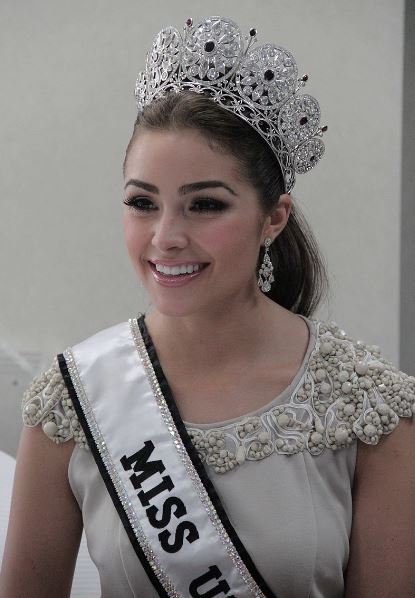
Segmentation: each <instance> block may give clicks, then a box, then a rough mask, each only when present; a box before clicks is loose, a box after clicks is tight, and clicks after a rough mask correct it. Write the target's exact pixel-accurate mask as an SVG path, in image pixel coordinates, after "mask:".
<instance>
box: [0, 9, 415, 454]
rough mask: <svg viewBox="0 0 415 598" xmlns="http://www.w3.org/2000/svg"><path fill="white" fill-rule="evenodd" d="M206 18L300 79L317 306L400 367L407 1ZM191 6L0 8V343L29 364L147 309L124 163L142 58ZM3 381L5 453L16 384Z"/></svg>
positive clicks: (301, 183) (230, 12) (304, 197)
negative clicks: (309, 137)
mask: <svg viewBox="0 0 415 598" xmlns="http://www.w3.org/2000/svg"><path fill="white" fill-rule="evenodd" d="M209 13H210V14H223V15H226V16H230V17H231V18H235V20H237V21H238V23H239V24H240V25H241V27H242V28H243V29H244V30H245V31H248V30H249V28H250V27H252V26H256V28H257V29H258V32H259V38H260V42H276V43H278V44H280V45H282V46H285V47H287V48H288V49H290V50H291V51H292V52H293V54H294V56H295V57H296V59H297V62H298V65H299V71H300V73H305V72H307V73H308V74H309V75H310V80H309V83H308V86H307V88H306V90H307V92H308V93H311V94H312V95H315V96H316V97H317V99H318V100H319V101H320V103H321V107H322V115H323V116H322V124H325V123H327V124H328V125H329V131H328V133H327V134H326V136H325V143H326V156H325V157H324V160H323V161H322V162H321V164H319V165H318V167H317V168H316V169H315V170H314V171H312V172H311V173H309V174H307V175H304V176H300V177H299V180H298V183H297V185H296V188H295V193H294V196H295V197H296V199H297V201H298V203H299V204H300V206H301V207H302V209H303V210H304V212H305V214H306V216H307V218H308V219H309V221H310V222H311V225H312V227H313V228H314V230H315V233H316V236H317V238H318V239H319V242H320V244H321V247H322V250H323V252H324V253H325V254H326V256H327V260H328V263H329V269H330V277H331V296H330V300H329V302H328V304H326V305H325V306H323V308H322V309H321V310H320V312H319V314H318V315H319V316H320V317H322V318H329V319H335V320H336V321H338V322H339V323H341V325H342V326H343V327H344V328H345V329H346V330H348V331H349V333H350V334H353V335H355V336H356V337H360V338H363V339H366V340H368V341H370V342H371V343H376V344H379V345H380V346H381V348H382V349H383V352H384V354H385V356H386V357H387V358H389V359H391V360H393V361H394V362H396V363H398V361H399V343H400V334H399V330H400V329H399V318H400V241H401V236H400V218H401V147H402V89H403V47H404V42H403V40H404V36H403V33H404V0H394V2H390V1H389V0H349V1H348V2H344V0H330V1H329V0H312V1H310V0H289V1H288V0H279V1H276V0H259V1H258V2H247V1H242V2H241V0H228V1H226V0H225V1H224V0H221V1H218V0H211V2H210V3H209ZM190 15H191V16H193V17H194V19H195V20H197V19H198V18H200V17H203V16H208V15H207V13H206V3H205V2H202V1H200V0H192V1H190V0H180V1H176V2H171V1H168V0H164V1H163V0H152V2H151V3H150V2H143V1H138V0H134V1H133V0H123V2H122V3H121V4H116V3H114V2H111V1H110V0H89V2H82V1H81V0H72V1H71V2H70V3H69V2H62V1H60V2H59V1H58V2H56V1H52V0H43V1H40V0H20V1H19V2H13V1H12V0H2V2H1V4H0V56H1V58H0V61H1V73H2V78H1V89H0V114H1V119H0V139H1V156H0V158H1V159H0V205H1V218H0V276H1V281H0V337H1V339H2V343H3V345H4V346H5V347H9V351H12V352H25V353H29V354H31V355H32V356H33V358H32V359H31V363H36V364H37V365H36V369H39V368H41V367H44V365H45V364H46V363H47V362H48V361H49V360H50V358H51V356H53V355H54V354H55V353H57V352H60V351H61V350H62V349H64V348H65V347H66V346H67V345H69V344H73V343H75V342H78V341H79V340H81V339H83V338H85V337H86V336H88V335H89V334H91V333H93V332H94V331H96V330H98V329H101V328H104V327H106V326H108V325H111V324H113V323H116V322H119V321H122V320H125V319H127V318H128V317H130V316H133V315H135V314H136V313H137V311H139V310H145V309H146V307H147V306H148V302H147V299H146V298H145V297H144V295H143V292H142V290H141V289H140V288H139V286H138V282H137V280H136V278H135V275H134V273H133V270H132V268H131V267H130V265H129V262H128V258H127V255H126V252H125V250H124V243H123V238H122V230H121V212H122V210H121V206H122V204H121V202H122V192H121V189H122V186H121V183H122V177H121V164H122V160H123V157H124V151H125V147H126V144H127V142H128V139H129V136H130V133H131V130H132V124H133V121H134V118H135V103H134V98H133V88H134V82H135V78H136V75H137V72H138V71H139V70H140V69H141V68H142V67H143V64H144V57H145V52H146V51H147V49H148V48H149V46H150V44H151V42H152V39H153V37H154V35H155V34H156V33H157V32H158V31H159V30H160V29H161V27H162V26H166V25H175V26H177V27H180V26H181V25H182V24H183V23H184V21H185V19H186V18H187V17H188V16H190ZM413 348H414V341H412V347H407V350H411V349H413ZM0 375H1V371H0ZM12 377H13V376H12ZM3 380H6V377H4V378H3ZM4 386H5V387H6V388H5V390H3V392H4V397H2V400H3V401H4V402H5V404H6V406H7V408H8V410H9V414H10V415H9V416H8V419H9V421H8V422H7V424H6V425H7V426H8V427H9V426H11V428H10V429H12V431H11V432H9V435H10V437H11V438H12V439H11V440H10V441H9V440H8V441H7V443H3V445H4V446H2V442H1V440H0V448H4V449H5V450H9V451H10V452H13V451H14V450H15V443H16V442H17V437H18V432H19V429H20V414H19V407H20V406H19V405H18V404H17V401H16V396H17V395H19V396H20V388H17V389H16V388H15V387H16V384H15V385H14V392H13V393H12V391H11V390H10V392H7V388H9V386H8V382H7V380H6V382H5V383H4ZM17 386H18V385H17ZM6 413H7V412H6ZM10 422H11V423H10ZM14 439H15V440H14Z"/></svg>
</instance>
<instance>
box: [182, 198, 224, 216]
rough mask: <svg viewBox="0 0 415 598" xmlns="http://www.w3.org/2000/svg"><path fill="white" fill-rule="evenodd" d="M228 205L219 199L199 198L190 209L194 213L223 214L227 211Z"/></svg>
mask: <svg viewBox="0 0 415 598" xmlns="http://www.w3.org/2000/svg"><path fill="white" fill-rule="evenodd" d="M227 207H228V206H227V204H226V203H224V202H223V201H219V200H218V199H210V198H199V199H195V200H194V201H193V203H192V205H191V207H190V210H191V211H192V212H199V213H207V212H222V211H223V210H226V208H227Z"/></svg>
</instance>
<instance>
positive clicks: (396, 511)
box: [1, 17, 415, 598]
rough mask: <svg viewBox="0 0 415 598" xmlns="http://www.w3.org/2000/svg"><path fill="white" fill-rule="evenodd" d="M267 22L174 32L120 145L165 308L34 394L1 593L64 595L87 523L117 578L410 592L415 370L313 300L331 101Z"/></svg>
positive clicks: (134, 225)
mask: <svg viewBox="0 0 415 598" xmlns="http://www.w3.org/2000/svg"><path fill="white" fill-rule="evenodd" d="M255 37H256V32H255V31H254V30H251V32H250V36H249V38H248V42H246V41H245V40H244V38H243V37H242V36H241V33H240V31H239V28H238V27H237V25H235V23H233V22H232V21H230V20H228V19H223V18H219V17H212V18H210V19H206V20H205V21H202V22H201V23H200V24H199V25H197V26H193V23H192V22H191V21H190V20H189V21H188V23H187V26H186V28H185V32H184V33H183V35H180V34H179V33H178V32H177V31H176V30H174V29H171V28H169V29H167V30H163V31H162V32H161V33H160V34H159V35H158V36H157V38H156V40H155V44H154V46H153V50H152V53H151V54H150V55H149V58H148V62H147V68H146V72H145V73H144V74H142V75H140V77H139V79H138V81H137V88H136V95H137V99H138V103H139V108H140V110H139V115H138V118H137V122H136V125H135V129H134V133H133V136H132V139H131V141H130V143H129V146H128V148H127V153H126V159H125V163H124V175H125V191H124V192H125V197H124V203H125V208H124V210H125V211H124V229H125V238H126V244H127V249H128V252H129V254H130V257H131V260H132V263H133V266H134V268H135V270H136V272H137V275H138V277H139V279H140V280H141V281H142V282H143V284H144V286H145V288H146V289H147V291H148V293H149V295H150V296H151V299H152V304H153V309H152V311H151V312H150V313H149V314H147V315H145V316H140V317H139V318H137V319H132V320H130V322H128V323H123V324H120V325H117V326H114V327H112V328H110V329H108V330H105V331H102V332H99V333H98V334H96V335H94V336H93V337H91V338H89V339H87V340H85V341H83V342H82V343H80V344H79V345H76V346H75V347H73V348H72V349H68V350H66V351H65V352H64V353H63V354H62V355H59V356H58V358H57V360H56V361H55V362H54V363H53V364H52V367H51V369H50V370H48V371H47V372H46V373H45V374H44V375H43V376H41V377H40V378H38V379H36V380H35V381H34V382H33V384H32V386H31V387H30V389H29V390H28V391H27V393H26V395H25V399H24V402H23V407H24V410H23V417H24V422H25V424H26V427H25V428H24V431H23V433H22V439H21V443H20V448H19V455H18V463H17V469H16V479H15V487H14V498H13V505H12V511H11V516H10V526H9V534H8V540H7V546H6V551H5V557H4V566H3V578H2V586H1V589H2V593H1V596H2V597H6V596H7V597H8V596H18V595H24V596H68V595H69V593H70V586H71V579H72V575H73V569H74V564H75V560H76V554H77V550H78V545H79V540H80V535H81V531H82V526H84V527H85V530H86V535H87V538H88V546H89V550H90V552H91V556H92V558H93V560H94V562H95V563H96V565H97V567H98V570H99V573H100V578H101V586H102V596H104V597H115V596H117V597H118V596H122V597H124V596H146V597H147V596H148V597H152V596H157V595H160V596H221V595H222V596H228V597H230V596H278V597H279V598H281V597H290V598H297V597H300V596H311V597H313V598H317V597H325V598H326V597H328V598H335V597H337V596H344V595H345V596H347V597H353V598H359V597H362V598H370V597H372V596H373V597H374V596H376V597H377V598H378V597H379V596H391V595H399V596H401V597H403V596H407V597H409V596H413V595H415V575H414V573H413V569H412V563H413V558H414V557H415V520H414V515H413V500H414V498H415V475H414V471H413V460H414V457H415V440H414V433H413V423H412V419H411V416H412V415H413V413H414V400H415V396H414V379H413V378H412V377H409V376H407V375H406V374H404V373H402V372H399V371H398V370H397V369H396V368H394V367H393V365H391V364H389V363H387V362H386V361H385V360H384V359H382V357H381V356H380V354H379V350H378V348H377V347H374V346H373V347H369V346H366V345H365V344H364V343H362V342H360V341H354V340H353V339H351V338H350V337H349V336H348V335H347V334H346V333H345V332H344V331H342V330H340V329H339V328H338V327H337V326H336V325H335V324H333V323H331V324H329V323H325V322H320V321H318V320H315V319H312V318H311V317H310V316H311V315H312V313H313V311H314V310H315V308H316V306H317V305H318V303H319V301H320V299H321V298H322V297H323V296H324V290H325V286H326V277H325V270H324V265H323V263H322V261H321V258H320V256H319V253H318V250H317V248H316V245H315V243H314V240H313V237H312V234H311V232H310V231H309V229H308V228H307V226H306V224H305V222H304V221H303V220H302V219H301V218H300V215H299V213H298V210H297V209H296V208H295V206H294V205H293V200H292V198H291V196H290V195H289V191H290V190H291V189H292V186H293V184H294V177H295V174H296V173H297V174H301V173H304V172H306V171H307V170H309V169H310V168H311V167H312V166H314V164H315V163H316V162H317V161H318V160H319V158H320V157H321V156H322V154H323V151H324V146H323V144H322V142H321V139H320V134H321V132H322V129H319V128H318V127H319V124H318V121H319V108H318V104H317V102H316V101H315V100H314V98H311V96H300V95H299V94H298V91H299V89H297V86H298V83H297V72H296V65H295V62H294V59H293V58H292V56H291V54H289V52H287V51H285V50H282V49H281V48H278V47H277V46H273V45H271V44H268V45H266V46H262V47H260V48H259V49H252V48H251V45H252V42H253V40H254V39H255ZM299 81H300V85H301V84H302V83H304V82H305V81H306V77H303V78H302V79H301V80H299ZM400 417H401V418H402V419H401V422H400V425H399V428H398V430H395V428H396V427H397V425H398V422H399V418H400ZM39 424H42V425H41V426H40V425H39ZM391 432H393V433H391ZM382 436H385V438H382ZM50 440H53V441H54V442H50ZM371 445H377V446H371ZM352 489H353V492H352ZM349 538H350V542H349ZM28 563H29V565H30V566H29V567H28ZM22 570H24V571H25V574H24V575H22Z"/></svg>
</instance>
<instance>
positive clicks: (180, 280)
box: [148, 261, 209, 287]
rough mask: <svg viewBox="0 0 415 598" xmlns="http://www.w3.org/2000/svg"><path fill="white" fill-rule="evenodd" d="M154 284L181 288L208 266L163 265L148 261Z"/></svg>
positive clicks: (202, 264)
mask: <svg viewBox="0 0 415 598" xmlns="http://www.w3.org/2000/svg"><path fill="white" fill-rule="evenodd" d="M148 264H149V266H150V269H151V272H152V274H153V276H154V279H155V280H156V282H158V283H159V284H161V285H163V286H168V287H175V286H182V285H183V284H186V283H187V282H190V281H192V280H194V279H195V278H198V277H200V276H201V275H202V273H203V272H204V271H205V270H206V268H207V267H208V266H209V263H203V262H183V263H181V264H165V263H163V262H151V261H148Z"/></svg>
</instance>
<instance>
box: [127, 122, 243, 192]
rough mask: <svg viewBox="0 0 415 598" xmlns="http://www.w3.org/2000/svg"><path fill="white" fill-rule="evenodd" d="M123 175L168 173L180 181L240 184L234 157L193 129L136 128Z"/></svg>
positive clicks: (166, 174) (158, 174)
mask: <svg viewBox="0 0 415 598" xmlns="http://www.w3.org/2000/svg"><path fill="white" fill-rule="evenodd" d="M124 176H125V179H128V178H151V179H163V177H166V176H168V177H169V179H170V180H171V181H176V182H178V183H179V184H183V182H188V181H189V178H190V179H191V180H202V179H221V180H227V181H233V182H234V183H236V182H238V183H239V184H242V178H241V175H240V168H239V163H238V161H237V159H236V158H235V157H234V156H232V155H231V154H229V153H226V152H224V151H223V150H221V149H220V148H215V147H213V146H212V144H210V143H209V141H208V140H207V139H205V138H204V137H203V136H202V135H201V134H200V133H198V132H197V131H192V130H182V131H148V130H144V131H139V132H137V133H136V134H135V135H134V138H133V140H132V142H131V144H130V147H129V150H128V154H127V158H126V161H125V169H124ZM183 177H184V179H186V180H184V179H183ZM149 182H150V181H149Z"/></svg>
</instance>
